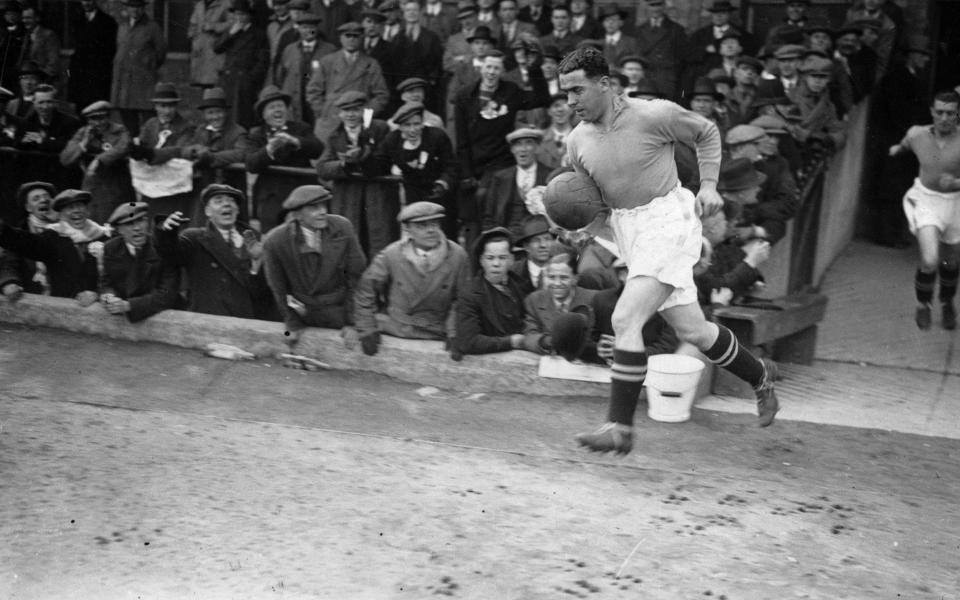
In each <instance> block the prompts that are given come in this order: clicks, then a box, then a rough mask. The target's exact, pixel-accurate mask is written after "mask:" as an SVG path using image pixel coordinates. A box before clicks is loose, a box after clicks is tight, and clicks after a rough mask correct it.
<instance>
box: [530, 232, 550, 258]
mask: <svg viewBox="0 0 960 600" xmlns="http://www.w3.org/2000/svg"><path fill="white" fill-rule="evenodd" d="M552 243H553V236H552V235H551V234H549V233H541V234H540V235H535V236H533V237H532V238H530V239H528V240H526V241H525V242H524V243H523V249H524V250H526V251H527V260H529V261H530V262H532V263H533V264H535V265H542V264H544V263H545V262H547V259H548V258H550V244H552Z"/></svg>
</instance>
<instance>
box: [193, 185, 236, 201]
mask: <svg viewBox="0 0 960 600" xmlns="http://www.w3.org/2000/svg"><path fill="white" fill-rule="evenodd" d="M221 195H223V196H229V197H231V198H233V200H234V202H236V203H237V206H240V205H241V204H243V201H244V196H243V192H241V191H240V190H238V189H237V188H235V187H233V186H229V185H225V184H222V183H211V184H210V185H208V186H207V187H205V188H203V191H202V192H200V201H201V202H202V203H203V205H204V206H206V205H207V202H209V201H210V200H211V199H212V198H213V197H214V196H221Z"/></svg>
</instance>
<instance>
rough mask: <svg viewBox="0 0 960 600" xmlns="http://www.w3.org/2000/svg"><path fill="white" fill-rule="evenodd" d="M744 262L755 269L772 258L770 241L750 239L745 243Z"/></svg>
mask: <svg viewBox="0 0 960 600" xmlns="http://www.w3.org/2000/svg"><path fill="white" fill-rule="evenodd" d="M743 252H744V254H746V256H744V257H743V262H745V263H747V264H748V265H750V266H751V267H753V268H754V269H756V268H757V267H758V266H760V265H762V264H763V263H765V262H766V261H767V260H768V259H769V258H770V242H768V241H766V240H750V241H749V242H747V243H746V244H744V245H743Z"/></svg>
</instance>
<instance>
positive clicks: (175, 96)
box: [150, 81, 180, 104]
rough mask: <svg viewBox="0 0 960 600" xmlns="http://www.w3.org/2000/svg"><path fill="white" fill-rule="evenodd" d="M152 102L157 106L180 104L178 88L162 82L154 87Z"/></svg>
mask: <svg viewBox="0 0 960 600" xmlns="http://www.w3.org/2000/svg"><path fill="white" fill-rule="evenodd" d="M150 102H153V103H155V104H177V103H179V102H180V93H179V92H178V91H177V86H175V85H173V84H172V83H166V82H163V81H161V82H160V83H158V84H157V85H155V86H153V98H150Z"/></svg>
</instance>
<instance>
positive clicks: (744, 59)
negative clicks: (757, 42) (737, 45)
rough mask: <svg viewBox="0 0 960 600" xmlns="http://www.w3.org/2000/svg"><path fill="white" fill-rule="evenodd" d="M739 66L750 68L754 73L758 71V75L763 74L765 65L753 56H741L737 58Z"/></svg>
mask: <svg viewBox="0 0 960 600" xmlns="http://www.w3.org/2000/svg"><path fill="white" fill-rule="evenodd" d="M737 66H738V67H749V68H751V69H753V70H754V71H756V72H757V74H758V75H759V74H760V73H763V63H762V62H761V61H760V59H758V58H754V57H752V56H741V57H739V58H737Z"/></svg>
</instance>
